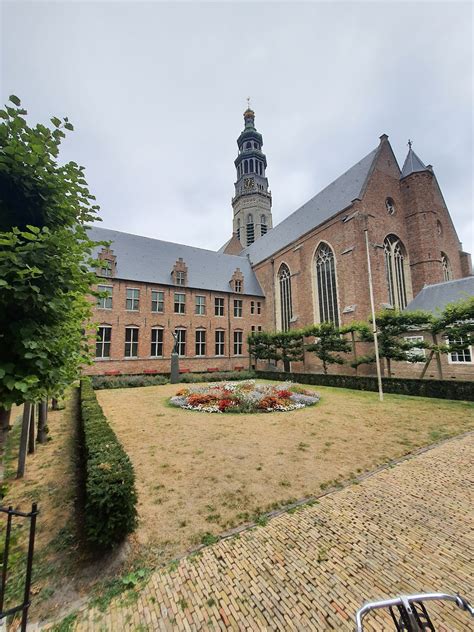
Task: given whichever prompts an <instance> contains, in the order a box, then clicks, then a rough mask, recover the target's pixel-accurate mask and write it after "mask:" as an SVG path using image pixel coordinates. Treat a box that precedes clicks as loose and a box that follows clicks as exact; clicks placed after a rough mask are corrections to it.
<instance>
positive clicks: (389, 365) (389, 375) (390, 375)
mask: <svg viewBox="0 0 474 632" xmlns="http://www.w3.org/2000/svg"><path fill="white" fill-rule="evenodd" d="M386 360H387V374H388V377H392V365H391V362H390V358H386Z"/></svg>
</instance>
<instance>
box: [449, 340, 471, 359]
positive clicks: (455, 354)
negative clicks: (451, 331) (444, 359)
mask: <svg viewBox="0 0 474 632" xmlns="http://www.w3.org/2000/svg"><path fill="white" fill-rule="evenodd" d="M461 343H462V339H461V340H450V341H449V344H450V345H455V344H461ZM449 362H450V363H452V364H472V347H467V349H460V350H459V351H451V353H450V354H449Z"/></svg>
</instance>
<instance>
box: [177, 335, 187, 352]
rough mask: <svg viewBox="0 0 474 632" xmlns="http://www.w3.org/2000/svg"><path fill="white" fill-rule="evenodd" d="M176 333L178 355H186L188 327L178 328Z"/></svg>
mask: <svg viewBox="0 0 474 632" xmlns="http://www.w3.org/2000/svg"><path fill="white" fill-rule="evenodd" d="M176 335H177V336H178V355H179V356H185V355H186V329H177V330H176Z"/></svg>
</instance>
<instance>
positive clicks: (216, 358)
mask: <svg viewBox="0 0 474 632" xmlns="http://www.w3.org/2000/svg"><path fill="white" fill-rule="evenodd" d="M237 145H238V155H237V158H236V160H235V169H236V181H235V184H234V197H233V199H232V210H233V215H232V231H231V235H230V237H229V239H228V240H227V241H226V243H225V244H224V245H223V246H222V248H221V249H220V250H219V251H218V252H214V251H210V250H204V249H201V248H195V247H192V246H185V245H181V244H176V243H172V242H166V241H161V240H158V239H151V238H149V237H141V236H137V235H132V234H128V233H123V232H118V231H114V230H108V229H103V228H99V227H95V226H94V227H92V228H91V229H90V236H91V238H92V239H94V240H97V241H107V242H110V245H109V247H107V248H105V247H99V248H98V250H97V253H96V254H97V256H98V258H99V259H100V261H101V264H100V266H99V268H98V270H97V274H98V289H99V290H100V291H101V292H102V294H101V297H100V298H99V299H98V301H97V304H96V305H95V307H94V318H93V320H94V322H95V323H97V324H98V326H99V329H98V341H97V343H96V354H95V355H96V362H95V364H94V365H93V366H92V367H89V368H88V369H87V371H88V372H90V373H96V374H97V373H114V372H120V373H124V374H125V373H127V374H128V373H143V372H158V373H166V372H169V370H170V355H171V352H172V349H173V345H174V340H173V336H172V333H173V332H176V333H177V335H178V351H179V355H180V367H181V370H182V371H213V370H241V369H244V368H248V367H249V366H250V365H251V359H250V358H249V355H248V348H247V337H248V335H249V334H251V333H252V332H256V331H261V330H266V331H287V330H290V329H299V328H302V327H304V326H307V325H310V324H312V323H321V322H332V323H334V324H335V325H337V326H340V325H346V324H349V323H350V322H352V321H354V320H357V321H360V320H367V318H368V317H369V314H370V297H369V287H368V264H367V254H366V242H365V239H366V232H367V236H368V240H369V244H370V245H369V251H370V259H371V268H372V277H373V288H374V297H375V307H376V310H379V309H382V308H393V309H400V310H404V309H406V308H409V309H411V308H412V307H413V306H415V307H416V308H422V305H423V297H424V296H428V295H429V296H431V297H432V298H431V299H430V300H431V303H430V307H429V309H430V310H431V311H433V310H435V309H436V307H438V308H442V307H443V306H444V304H445V303H446V301H444V303H443V300H441V299H440V300H439V301H438V302H437V299H436V297H437V296H440V295H439V292H438V291H437V290H436V289H435V290H429V288H428V287H427V286H429V287H433V288H436V287H440V286H443V287H444V288H445V290H444V293H443V296H444V297H446V296H448V295H451V294H452V295H455V296H459V297H460V298H463V297H466V296H472V295H473V294H474V283H473V282H474V277H472V264H471V257H470V255H469V254H468V253H466V252H464V251H463V248H462V244H461V242H460V241H459V238H458V235H457V233H456V229H455V227H454V224H453V221H452V219H451V216H450V213H449V210H448V208H447V206H446V203H445V201H444V198H443V195H442V192H441V189H440V187H439V184H438V181H437V179H436V175H435V173H434V170H433V167H432V166H431V165H425V164H424V162H423V161H422V160H421V159H420V158H419V157H418V156H417V154H416V153H415V152H414V150H413V148H412V146H411V142H410V143H409V149H408V154H407V156H406V159H405V161H404V163H403V166H402V168H401V169H400V167H399V165H398V162H397V159H396V157H395V154H394V152H393V150H392V147H391V145H390V142H389V140H388V136H387V135H386V134H383V135H382V136H381V137H380V139H379V142H378V144H377V146H376V147H375V148H374V149H372V151H370V152H369V153H368V154H367V155H366V156H364V157H363V158H362V159H361V160H360V161H359V162H357V163H356V164H355V165H353V166H352V167H351V168H350V169H348V170H347V171H346V172H345V173H343V174H342V175H341V176H339V177H338V178H337V179H336V180H334V182H332V183H331V184H329V185H328V186H327V187H326V188H324V189H323V190H322V191H320V192H319V193H318V194H317V195H315V196H314V197H313V198H311V199H310V200H308V201H307V202H306V203H305V204H304V205H303V206H301V207H300V208H299V209H297V210H296V211H294V212H293V213H291V214H290V215H288V216H287V217H286V218H285V219H284V220H283V221H282V222H280V223H279V224H277V225H276V226H273V218H272V211H271V207H272V196H271V192H270V190H269V183H268V179H267V177H266V169H267V159H266V156H265V154H264V153H263V137H262V135H261V134H260V133H259V132H258V131H257V129H256V127H255V114H254V112H253V111H252V110H251V109H247V110H246V111H245V113H244V129H243V131H242V133H241V134H240V136H239V137H238V140H237ZM446 288H454V289H453V290H452V291H451V289H446ZM456 288H458V289H459V288H462V290H461V291H460V292H458V291H457V290H456ZM433 297H434V298H433ZM433 300H434V302H435V303H436V304H432V303H433ZM307 355H308V357H307V358H306V359H305V362H304V364H303V363H295V364H294V366H293V367H292V368H293V369H294V370H300V371H309V372H311V371H315V372H319V371H321V366H320V364H319V361H318V360H317V358H315V357H312V356H311V357H310V355H311V354H307ZM398 364H401V363H398ZM334 370H335V371H337V370H340V371H346V372H347V371H351V369H348V368H347V367H346V368H337V369H334ZM370 370H373V368H371V369H370ZM413 371H415V374H416V367H415V368H413V367H412V366H411V365H409V364H407V366H406V367H403V369H401V374H406V373H410V372H411V373H410V374H413ZM472 375H474V362H473V350H472V349H470V350H467V351H466V353H465V354H463V357H462V358H456V359H455V360H453V359H452V358H450V356H448V359H447V366H446V377H448V376H449V377H467V378H469V376H471V377H472ZM427 377H428V376H427Z"/></svg>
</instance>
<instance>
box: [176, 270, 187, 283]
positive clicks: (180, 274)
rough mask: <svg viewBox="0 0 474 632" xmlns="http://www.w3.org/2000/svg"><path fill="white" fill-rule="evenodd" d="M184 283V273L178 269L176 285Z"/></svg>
mask: <svg viewBox="0 0 474 632" xmlns="http://www.w3.org/2000/svg"><path fill="white" fill-rule="evenodd" d="M185 284H186V273H185V272H181V271H178V272H176V285H185Z"/></svg>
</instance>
